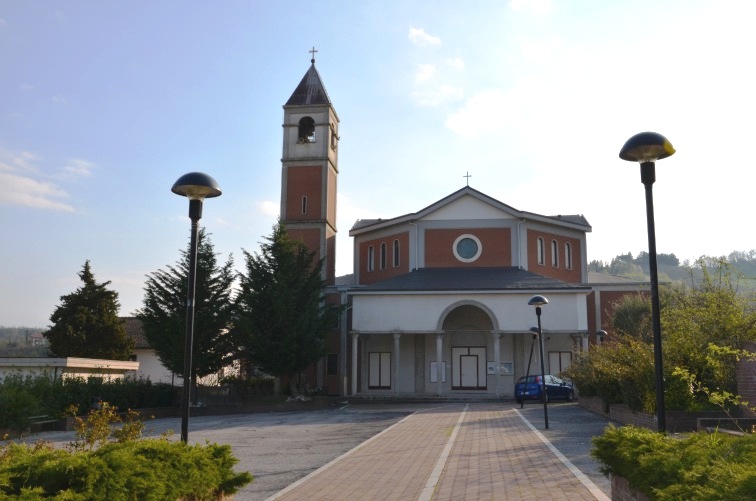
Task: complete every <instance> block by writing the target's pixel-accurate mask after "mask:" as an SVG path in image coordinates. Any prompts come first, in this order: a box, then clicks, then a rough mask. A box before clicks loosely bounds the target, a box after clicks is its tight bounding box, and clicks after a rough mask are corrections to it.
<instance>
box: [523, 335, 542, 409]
mask: <svg viewBox="0 0 756 501" xmlns="http://www.w3.org/2000/svg"><path fill="white" fill-rule="evenodd" d="M530 332H532V333H533V342H532V343H530V356H529V357H528V370H527V371H526V372H525V383H524V384H523V385H522V395H520V409H522V408H524V407H525V388H527V387H528V379H529V378H530V363H531V362H532V361H533V348H534V347H535V342H536V339H538V327H531V328H530Z"/></svg>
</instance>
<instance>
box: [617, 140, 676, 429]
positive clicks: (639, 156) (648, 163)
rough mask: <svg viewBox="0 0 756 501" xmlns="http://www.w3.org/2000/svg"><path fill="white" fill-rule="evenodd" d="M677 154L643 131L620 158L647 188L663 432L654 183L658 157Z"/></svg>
mask: <svg viewBox="0 0 756 501" xmlns="http://www.w3.org/2000/svg"><path fill="white" fill-rule="evenodd" d="M674 153H675V149H674V148H673V147H672V145H671V144H670V142H669V141H668V140H667V138H666V137H664V136H662V135H661V134H657V133H656V132H641V133H640V134H636V135H634V136H633V137H631V138H630V139H628V140H627V142H626V143H625V145H624V146H623V147H622V149H621V150H620V154H619V157H620V158H621V159H622V160H627V161H629V162H640V170H641V182H642V183H643V185H644V186H645V187H646V221H647V224H648V268H649V272H650V274H651V321H652V324H653V329H654V372H655V379H656V424H657V429H658V431H659V432H660V433H664V432H666V431H667V419H666V415H665V412H664V368H663V366H662V340H661V318H660V314H659V274H658V271H657V268H656V230H655V227H654V195H653V185H654V181H656V164H655V162H656V161H657V160H661V159H662V158H667V157H668V156H671V155H673V154H674Z"/></svg>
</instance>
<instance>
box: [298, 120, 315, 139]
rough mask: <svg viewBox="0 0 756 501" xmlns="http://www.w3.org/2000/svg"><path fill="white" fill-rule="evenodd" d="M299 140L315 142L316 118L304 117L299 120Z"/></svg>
mask: <svg viewBox="0 0 756 501" xmlns="http://www.w3.org/2000/svg"><path fill="white" fill-rule="evenodd" d="M297 142H299V143H314V142H315V120H314V119H313V118H312V117H303V118H302V119H301V120H300V121H299V135H298V139H297Z"/></svg>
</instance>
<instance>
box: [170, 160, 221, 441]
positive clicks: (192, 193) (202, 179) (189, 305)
mask: <svg viewBox="0 0 756 501" xmlns="http://www.w3.org/2000/svg"><path fill="white" fill-rule="evenodd" d="M171 191H172V192H173V193H176V194H177V195H182V196H185V197H187V198H188V199H189V219H191V220H192V234H191V240H190V243H189V276H188V280H187V286H186V337H185V339H184V394H183V398H182V400H181V441H182V442H184V443H186V442H187V441H188V440H189V400H190V398H191V384H192V347H193V345H194V291H195V286H196V282H197V277H196V274H197V234H198V229H197V223H198V222H199V220H200V219H201V218H202V201H203V200H204V199H206V198H212V197H217V196H220V194H221V190H220V187H219V186H218V183H217V182H215V179H213V178H212V177H210V176H208V175H207V174H203V173H201V172H190V173H189V174H184V175H183V176H181V177H180V178H178V181H176V182H175V183H174V184H173V188H171Z"/></svg>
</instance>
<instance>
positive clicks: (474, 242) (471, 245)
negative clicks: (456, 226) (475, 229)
mask: <svg viewBox="0 0 756 501" xmlns="http://www.w3.org/2000/svg"><path fill="white" fill-rule="evenodd" d="M452 250H453V251H454V257H456V258H457V259H459V260H460V261H462V262H463V263H470V262H472V261H475V260H476V259H478V257H480V252H481V250H482V246H481V245H480V240H478V238H477V237H476V236H474V235H460V236H459V237H457V239H456V240H455V241H454V246H453V248H452Z"/></svg>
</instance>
